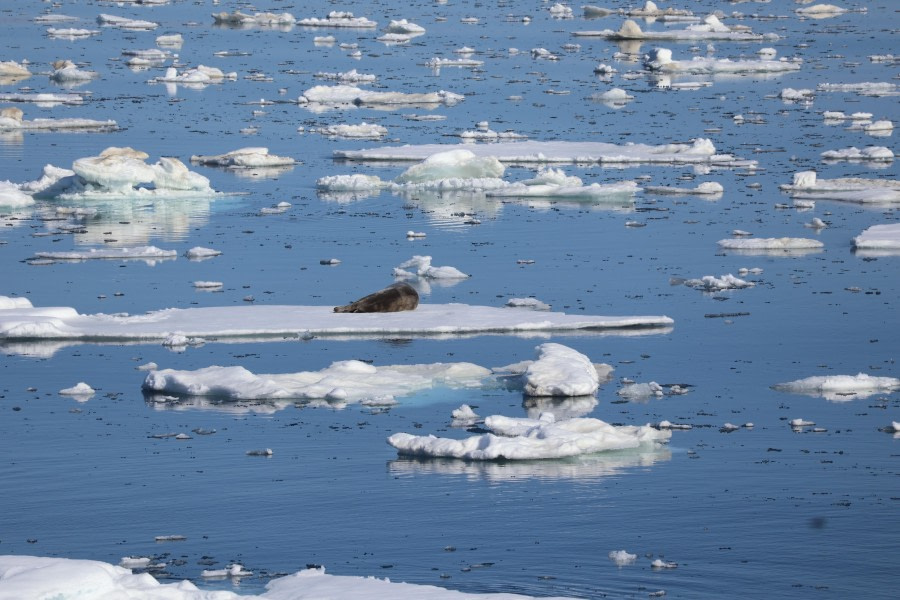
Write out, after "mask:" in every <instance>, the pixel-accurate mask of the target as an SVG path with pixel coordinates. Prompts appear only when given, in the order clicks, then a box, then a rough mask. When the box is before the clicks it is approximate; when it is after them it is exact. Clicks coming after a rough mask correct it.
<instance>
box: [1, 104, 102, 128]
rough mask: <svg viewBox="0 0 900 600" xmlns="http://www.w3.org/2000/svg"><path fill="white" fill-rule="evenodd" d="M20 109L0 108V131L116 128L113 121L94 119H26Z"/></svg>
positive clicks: (12, 107)
mask: <svg viewBox="0 0 900 600" xmlns="http://www.w3.org/2000/svg"><path fill="white" fill-rule="evenodd" d="M24 116H25V114H24V113H23V112H22V110H21V109H19V108H16V107H14V106H11V107H7V108H4V109H0V131H20V130H21V131H55V130H68V131H106V130H111V129H116V128H117V127H118V125H117V124H116V122H115V121H112V120H108V121H95V120H94V119H78V118H72V117H69V118H63V119H32V120H26V119H25V118H24Z"/></svg>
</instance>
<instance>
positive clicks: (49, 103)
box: [0, 92, 84, 107]
mask: <svg viewBox="0 0 900 600" xmlns="http://www.w3.org/2000/svg"><path fill="white" fill-rule="evenodd" d="M0 102H34V103H35V104H36V105H37V106H46V107H53V106H57V105H60V104H82V103H84V97H83V96H82V95H81V94H53V93H46V92H42V93H37V94H30V93H18V92H16V93H10V94H0Z"/></svg>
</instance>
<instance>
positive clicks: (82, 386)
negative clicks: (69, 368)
mask: <svg viewBox="0 0 900 600" xmlns="http://www.w3.org/2000/svg"><path fill="white" fill-rule="evenodd" d="M95 391H96V390H94V388H92V387H91V386H89V385H88V384H86V383H85V382H83V381H80V382H78V383H77V384H75V385H73V386H72V387H69V388H65V389H62V390H59V393H60V394H61V395H63V396H90V395H91V394H93V393H94V392H95Z"/></svg>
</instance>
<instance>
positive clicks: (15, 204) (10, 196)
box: [0, 181, 34, 209]
mask: <svg viewBox="0 0 900 600" xmlns="http://www.w3.org/2000/svg"><path fill="white" fill-rule="evenodd" d="M32 204H34V198H32V197H31V195H29V194H26V193H25V192H23V191H22V190H20V189H19V186H17V185H16V184H15V183H12V182H11V181H0V207H2V208H3V209H7V208H23V207H25V206H31V205H32Z"/></svg>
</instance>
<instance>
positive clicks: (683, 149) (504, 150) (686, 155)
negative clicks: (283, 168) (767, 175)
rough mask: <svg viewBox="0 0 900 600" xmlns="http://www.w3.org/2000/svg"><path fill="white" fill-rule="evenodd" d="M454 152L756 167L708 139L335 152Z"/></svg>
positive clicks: (394, 157)
mask: <svg viewBox="0 0 900 600" xmlns="http://www.w3.org/2000/svg"><path fill="white" fill-rule="evenodd" d="M451 150H466V151H468V152H471V153H472V154H474V155H475V156H478V157H493V158H496V159H497V160H498V161H500V162H501V163H504V164H510V163H528V164H547V163H573V164H590V163H611V164H618V163H622V164H637V163H654V164H656V163H661V164H709V165H722V166H752V165H755V164H756V163H755V161H746V160H741V159H738V158H735V157H734V156H732V155H731V154H719V153H717V152H716V148H715V146H714V145H713V143H712V142H711V141H710V140H709V139H706V138H697V139H694V140H693V141H692V142H691V143H690V144H662V145H656V146H653V145H647V144H622V145H620V144H610V143H606V142H569V141H538V140H531V141H510V142H504V143H502V144H456V145H453V144H424V145H418V146H416V145H407V146H393V147H392V146H383V147H380V148H371V149H368V150H335V151H334V153H333V154H334V156H335V157H337V158H344V159H349V160H356V161H422V160H425V159H426V158H428V157H430V156H432V155H434V154H438V153H443V152H447V151H451Z"/></svg>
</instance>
